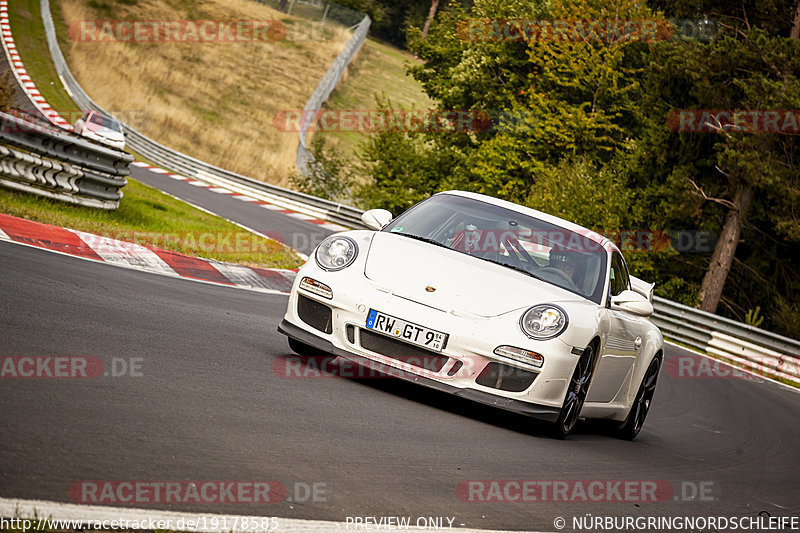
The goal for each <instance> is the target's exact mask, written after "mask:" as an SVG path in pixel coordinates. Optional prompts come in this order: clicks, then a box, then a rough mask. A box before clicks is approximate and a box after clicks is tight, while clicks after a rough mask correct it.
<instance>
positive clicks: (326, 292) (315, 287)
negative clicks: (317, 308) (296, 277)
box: [300, 277, 333, 300]
mask: <svg viewBox="0 0 800 533" xmlns="http://www.w3.org/2000/svg"><path fill="white" fill-rule="evenodd" d="M300 288H301V289H303V290H306V291H308V292H311V293H314V294H316V295H317V296H322V297H323V298H327V299H328V300H332V299H333V291H332V290H331V288H330V287H328V286H327V285H325V284H324V283H321V282H319V281H317V280H315V279H312V278H309V277H305V278H303V279H301V280H300Z"/></svg>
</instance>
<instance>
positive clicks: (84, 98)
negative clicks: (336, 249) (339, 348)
mask: <svg viewBox="0 0 800 533" xmlns="http://www.w3.org/2000/svg"><path fill="white" fill-rule="evenodd" d="M41 12H42V21H43V23H44V29H45V36H46V38H47V46H48V48H49V49H50V55H51V56H52V58H53V63H54V65H55V68H56V72H57V73H58V75H59V76H60V77H61V80H62V81H63V82H64V85H65V87H66V89H67V91H68V92H69V93H70V96H72V99H73V100H74V101H75V104H76V105H77V106H78V107H80V108H81V110H82V111H89V110H95V111H100V112H101V113H105V114H107V115H112V114H111V113H108V112H107V111H105V110H104V109H103V108H101V107H100V106H99V105H97V104H96V103H95V102H94V101H93V100H92V99H91V98H90V97H89V95H88V94H87V93H86V91H84V90H83V88H82V87H81V86H80V84H78V82H77V80H76V79H75V78H74V77H73V75H72V73H71V72H70V70H69V67H68V66H67V62H66V60H65V59H64V54H62V52H61V48H60V47H59V45H58V39H57V37H56V30H55V25H54V24H53V18H52V15H51V14H50V2H49V0H41ZM362 22H363V21H362ZM337 60H338V58H337ZM334 63H335V62H334ZM122 127H123V129H124V131H125V137H126V142H127V144H128V146H130V147H131V148H132V149H134V150H136V152H138V153H140V154H141V155H143V156H144V157H146V158H148V159H149V160H151V161H152V162H153V163H155V164H157V165H159V166H162V167H164V168H166V169H168V170H171V171H173V172H175V173H177V174H181V175H183V176H186V177H190V178H196V179H199V180H203V181H208V182H210V183H214V184H217V185H220V186H225V187H228V188H231V189H233V190H238V191H240V192H244V193H247V194H252V195H253V196H255V197H257V198H258V197H261V198H264V199H266V200H268V201H271V202H274V203H276V204H278V205H284V206H286V207H288V208H291V209H294V210H296V211H299V212H302V213H306V214H309V215H312V216H316V217H319V218H322V219H323V220H329V221H331V222H335V223H337V224H342V225H344V226H347V227H352V228H364V227H365V226H364V224H363V223H362V222H361V211H360V210H358V209H355V208H353V207H351V206H348V205H344V204H339V203H336V202H331V201H328V200H324V199H322V198H316V197H314V196H310V195H307V194H303V193H300V192H297V191H292V190H289V189H284V188H283V187H278V186H276V185H270V184H268V183H264V182H262V181H258V180H255V179H253V178H248V177H247V176H243V175H241V174H237V173H235V172H231V171H229V170H225V169H223V168H219V167H216V166H214V165H211V164H209V163H205V162H203V161H200V160H199V159H195V158H194V157H191V156H188V155H186V154H183V153H180V152H178V151H176V150H172V149H170V148H168V147H166V146H164V145H162V144H160V143H158V142H156V141H154V140H152V139H150V138H149V137H147V136H146V135H143V134H142V133H140V132H138V131H137V130H135V129H134V128H132V127H130V126H128V125H127V124H125V123H122Z"/></svg>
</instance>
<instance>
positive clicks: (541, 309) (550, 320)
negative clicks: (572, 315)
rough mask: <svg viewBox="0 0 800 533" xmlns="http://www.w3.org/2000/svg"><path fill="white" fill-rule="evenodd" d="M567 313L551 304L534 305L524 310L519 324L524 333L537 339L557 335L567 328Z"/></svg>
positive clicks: (550, 337)
mask: <svg viewBox="0 0 800 533" xmlns="http://www.w3.org/2000/svg"><path fill="white" fill-rule="evenodd" d="M568 323H569V319H568V318H567V313H566V312H565V311H564V310H563V309H561V308H560V307H558V306H557V305H553V304H542V305H535V306H533V307H531V308H530V309H528V310H527V311H525V314H524V315H522V320H520V326H521V327H522V331H523V332H525V334H526V335H527V336H528V337H530V338H532V339H537V340H544V339H552V338H553V337H558V336H559V335H561V333H562V332H563V331H564V330H565V329H566V328H567V324H568Z"/></svg>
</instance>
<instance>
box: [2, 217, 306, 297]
mask: <svg viewBox="0 0 800 533" xmlns="http://www.w3.org/2000/svg"><path fill="white" fill-rule="evenodd" d="M0 240H4V241H9V242H14V243H17V244H24V245H28V246H33V247H36V248H43V249H45V250H49V251H52V252H58V253H62V254H66V255H71V256H75V257H80V258H82V259H88V260H91V261H97V262H101V263H109V264H112V265H116V266H122V267H127V268H133V269H136V270H143V271H146V272H152V273H155V274H161V275H167V276H173V277H180V278H186V279H190V280H194V281H202V282H206V283H215V284H219V285H226V286H229V287H238V288H242V289H249V290H257V291H262V292H271V293H276V292H277V293H287V292H289V290H290V289H291V288H292V282H293V281H294V278H295V276H296V273H295V272H294V271H292V270H282V269H266V268H253V267H246V266H241V265H232V264H228V263H221V262H218V261H211V260H208V259H201V258H199V257H192V256H188V255H184V254H179V253H177V252H170V251H168V250H160V249H157V248H148V247H146V246H142V245H140V244H135V243H130V242H125V241H118V240H116V239H110V238H108V237H101V236H99V235H94V234H91V233H85V232H83V231H77V230H71V229H67V228H60V227H58V226H51V225H50V224H42V223H41V222H33V221H31V220H26V219H24V218H17V217H13V216H10V215H6V214H2V213H0Z"/></svg>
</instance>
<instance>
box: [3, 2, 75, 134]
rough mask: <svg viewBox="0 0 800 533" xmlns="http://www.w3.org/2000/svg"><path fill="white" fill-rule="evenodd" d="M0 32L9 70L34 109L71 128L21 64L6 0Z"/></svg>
mask: <svg viewBox="0 0 800 533" xmlns="http://www.w3.org/2000/svg"><path fill="white" fill-rule="evenodd" d="M0 34H2V41H3V50H4V51H5V53H6V58H7V59H8V64H9V65H10V66H11V72H13V73H14V77H16V78H17V81H18V82H19V86H20V87H22V90H23V91H25V94H26V95H27V96H28V99H30V101H31V103H33V105H34V106H36V109H38V110H39V111H40V112H41V113H42V115H44V116H45V117H47V120H49V121H50V122H52V123H53V124H55V125H56V126H59V127H61V128H64V129H66V130H72V125H71V124H70V123H69V122H67V121H66V120H64V117H62V116H61V115H59V114H58V112H57V111H56V110H55V109H53V108H52V107H50V104H48V103H47V101H46V100H45V99H44V97H43V96H42V93H40V92H39V90H38V89H37V88H36V84H35V83H33V80H31V77H30V76H29V75H28V71H27V70H25V65H23V64H22V58H21V57H20V56H19V52H17V45H16V44H15V43H14V36H13V35H12V34H11V24H10V22H9V20H8V1H7V0H0Z"/></svg>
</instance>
